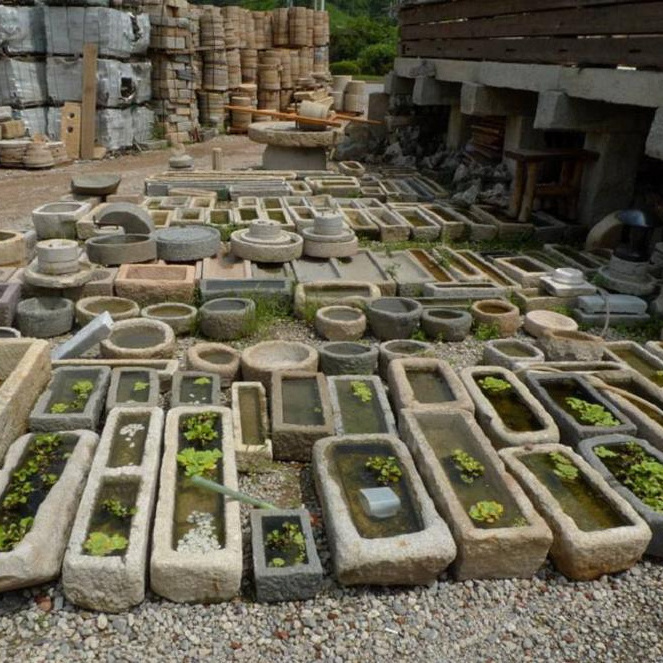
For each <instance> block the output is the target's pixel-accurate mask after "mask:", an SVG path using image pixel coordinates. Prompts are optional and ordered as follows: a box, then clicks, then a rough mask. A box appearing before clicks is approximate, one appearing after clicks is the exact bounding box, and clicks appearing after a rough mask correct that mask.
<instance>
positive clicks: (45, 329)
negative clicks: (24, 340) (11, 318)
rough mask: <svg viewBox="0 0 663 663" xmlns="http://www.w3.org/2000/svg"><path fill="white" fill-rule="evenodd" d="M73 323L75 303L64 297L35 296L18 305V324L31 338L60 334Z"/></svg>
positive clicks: (25, 334) (67, 329) (69, 329)
mask: <svg viewBox="0 0 663 663" xmlns="http://www.w3.org/2000/svg"><path fill="white" fill-rule="evenodd" d="M73 325H74V303H73V302H72V301H70V300H68V299H65V298H64V297H33V298H31V299H24V300H22V301H20V302H19V303H18V306H17V307H16V326H17V327H18V329H19V330H20V332H21V334H23V336H27V337H29V338H30V337H31V338H52V337H53V336H60V335H62V334H66V333H67V332H69V331H71V328H72V327H73Z"/></svg>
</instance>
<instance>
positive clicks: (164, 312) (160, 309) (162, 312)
mask: <svg viewBox="0 0 663 663" xmlns="http://www.w3.org/2000/svg"><path fill="white" fill-rule="evenodd" d="M146 312H147V314H148V316H151V317H155V318H181V317H182V316H188V315H189V314H190V313H191V306H187V305H186V304H154V305H153V306H148V307H146Z"/></svg>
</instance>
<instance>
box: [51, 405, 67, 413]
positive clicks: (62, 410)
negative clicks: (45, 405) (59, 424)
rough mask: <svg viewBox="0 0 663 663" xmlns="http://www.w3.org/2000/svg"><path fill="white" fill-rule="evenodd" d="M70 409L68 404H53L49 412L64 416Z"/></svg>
mask: <svg viewBox="0 0 663 663" xmlns="http://www.w3.org/2000/svg"><path fill="white" fill-rule="evenodd" d="M68 409H69V405H68V404H67V403H53V405H51V409H50V410H49V412H50V413H51V414H64V413H65V412H66V411H67V410H68Z"/></svg>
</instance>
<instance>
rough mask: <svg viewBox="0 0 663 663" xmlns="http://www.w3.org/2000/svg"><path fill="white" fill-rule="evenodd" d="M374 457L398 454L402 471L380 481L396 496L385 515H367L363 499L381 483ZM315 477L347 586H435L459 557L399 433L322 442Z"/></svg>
mask: <svg viewBox="0 0 663 663" xmlns="http://www.w3.org/2000/svg"><path fill="white" fill-rule="evenodd" d="M376 457H382V458H384V457H386V458H393V461H391V462H392V463H395V465H396V468H397V469H398V470H399V471H400V473H401V474H400V476H399V477H397V480H396V481H395V482H394V481H390V482H389V485H388V486H382V487H386V488H390V489H391V490H392V491H393V492H394V493H395V494H396V496H397V498H398V506H397V508H396V510H395V512H393V513H392V514H390V515H387V516H386V517H384V518H378V517H376V516H373V515H369V514H368V513H367V512H366V511H365V508H366V507H365V506H362V501H361V500H362V499H364V497H363V496H362V494H361V491H362V490H366V489H371V488H376V487H380V485H379V484H378V482H377V481H376V479H375V474H374V473H373V471H371V470H370V469H369V468H367V467H366V463H367V462H368V461H369V459H370V458H374V459H375V458H376ZM313 476H314V479H315V487H316V492H317V494H318V499H319V500H320V504H321V506H322V513H323V517H324V522H325V528H326V531H327V539H328V541H329V545H330V548H331V553H332V560H333V563H334V571H335V574H336V578H337V580H338V581H339V582H340V583H341V584H343V585H362V584H367V585H420V584H429V583H430V582H433V581H434V580H436V579H437V577H438V576H439V575H440V573H442V571H444V569H446V568H447V566H448V565H449V564H450V563H451V562H452V561H453V559H454V558H455V556H456V545H455V543H454V541H453V538H452V536H451V533H450V532H449V528H448V527H447V525H446V523H445V522H444V520H442V518H440V516H439V515H438V513H437V511H436V510H435V506H434V504H433V502H432V500H431V498H430V497H429V496H428V493H427V492H426V489H425V487H424V485H423V483H422V481H421V479H420V478H419V474H418V473H417V470H416V468H415V466H414V463H413V461H412V457H411V456H410V453H409V451H408V450H407V448H406V446H405V445H404V444H403V443H402V442H401V441H400V440H399V439H398V438H396V437H393V436H388V435H346V436H342V437H329V438H326V439H324V440H320V441H318V442H317V443H316V445H315V448H314V450H313ZM395 478H396V477H395ZM369 504H370V502H369ZM372 510H373V507H371V508H370V509H369V512H371V513H372Z"/></svg>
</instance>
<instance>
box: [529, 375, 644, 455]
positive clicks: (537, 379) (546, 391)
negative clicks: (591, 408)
mask: <svg viewBox="0 0 663 663" xmlns="http://www.w3.org/2000/svg"><path fill="white" fill-rule="evenodd" d="M525 383H526V384H527V386H528V387H529V388H530V391H531V392H532V394H533V395H534V396H535V397H536V398H537V399H538V400H539V401H540V402H541V404H542V405H543V407H544V408H545V410H546V412H548V414H550V416H552V418H553V419H554V420H555V423H556V424H557V426H558V428H559V433H560V440H561V441H562V442H563V443H564V444H568V445H570V446H575V445H576V444H578V442H580V440H584V439H586V438H588V437H596V436H597V435H606V434H609V433H622V434H624V435H634V434H635V432H636V427H635V424H634V423H633V422H632V421H631V420H630V419H629V418H628V417H627V416H626V415H625V414H623V413H622V412H621V411H620V410H618V409H617V408H616V407H615V406H614V405H613V404H612V403H610V402H609V401H608V400H607V399H606V398H604V397H603V396H601V394H600V393H599V392H598V391H597V390H596V389H594V387H592V386H591V384H590V383H589V382H588V381H587V380H586V379H585V378H583V377H582V376H581V375H577V374H574V373H569V374H567V375H563V376H560V375H552V374H547V373H536V372H534V371H531V372H528V373H526V374H525ZM562 392H563V393H567V394H569V395H578V394H579V396H577V397H579V398H582V400H585V401H587V402H589V403H592V404H598V405H602V406H603V407H604V408H605V409H606V410H607V411H608V412H609V413H610V414H611V415H612V416H613V417H614V418H615V419H617V420H618V421H619V422H620V423H619V425H617V426H597V425H591V424H585V423H581V422H579V421H577V420H576V418H575V417H574V416H573V415H571V414H570V413H569V412H567V410H566V409H564V408H563V407H562V406H561V405H559V404H558V402H557V400H559V397H555V394H557V393H562ZM551 394H552V395H551Z"/></svg>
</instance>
